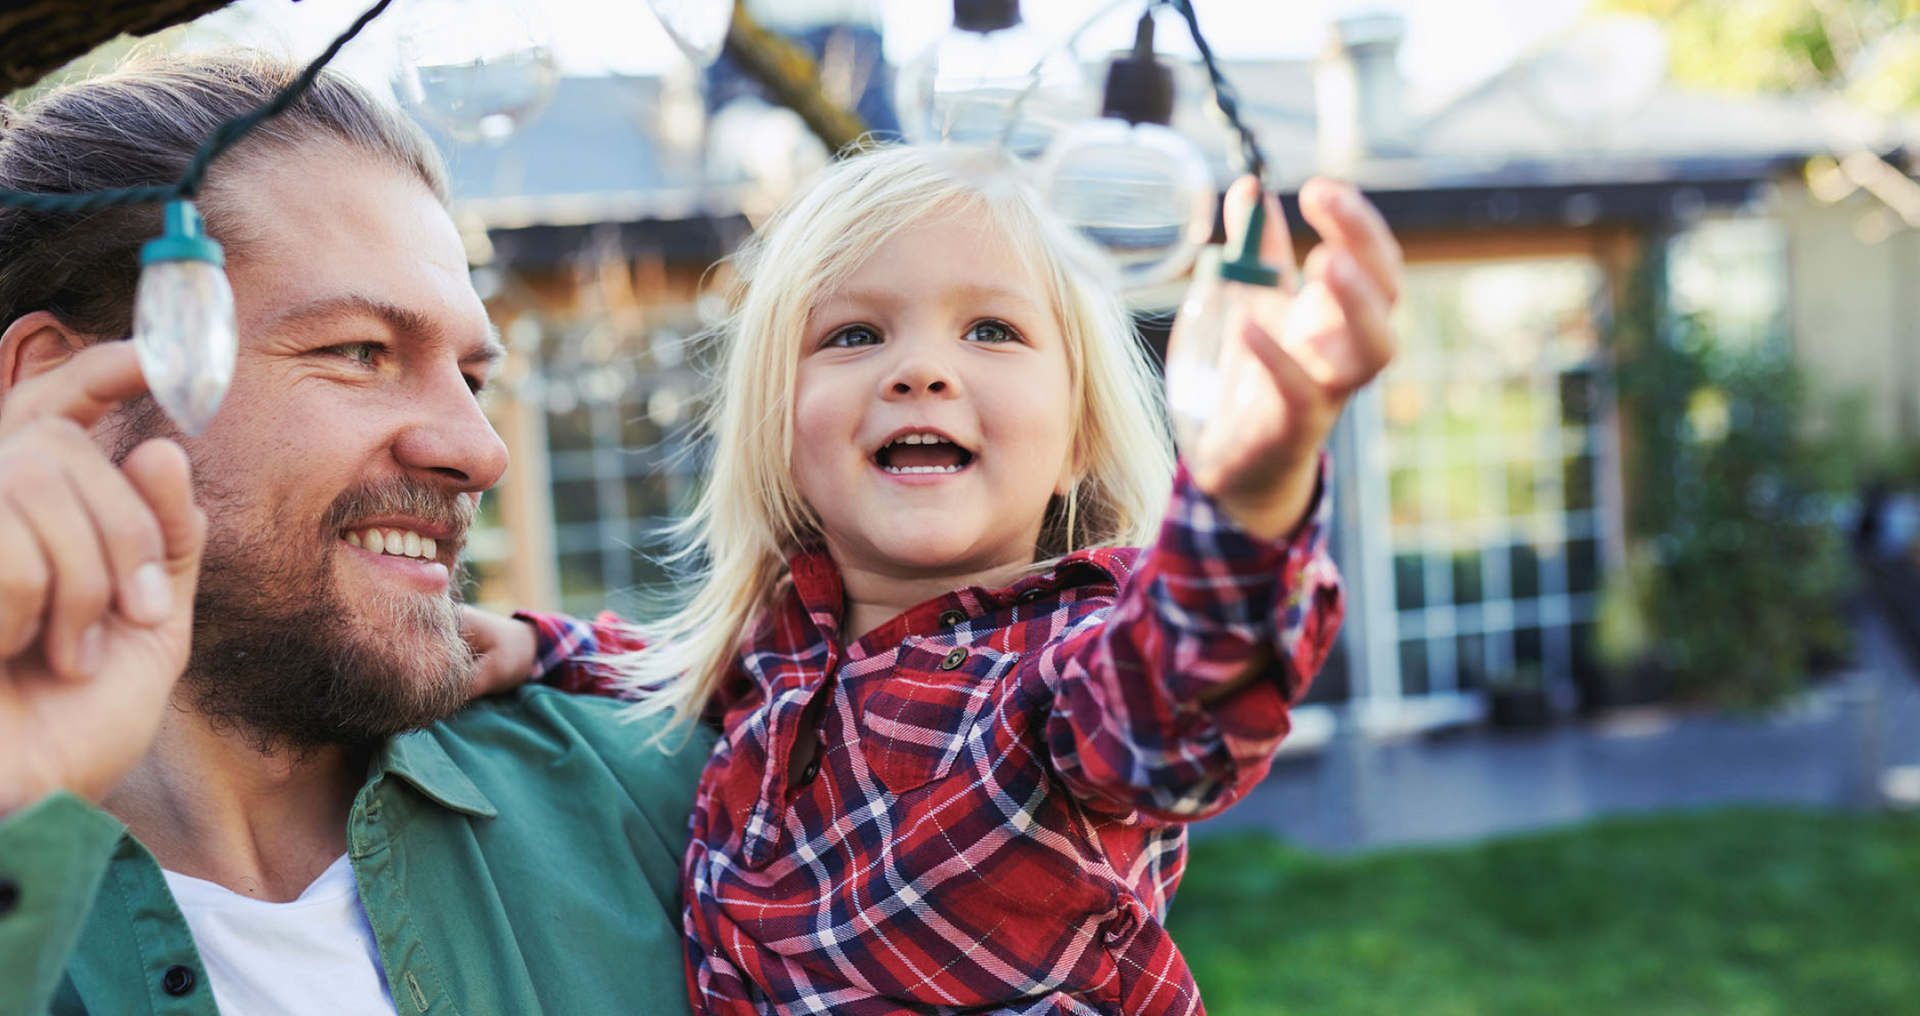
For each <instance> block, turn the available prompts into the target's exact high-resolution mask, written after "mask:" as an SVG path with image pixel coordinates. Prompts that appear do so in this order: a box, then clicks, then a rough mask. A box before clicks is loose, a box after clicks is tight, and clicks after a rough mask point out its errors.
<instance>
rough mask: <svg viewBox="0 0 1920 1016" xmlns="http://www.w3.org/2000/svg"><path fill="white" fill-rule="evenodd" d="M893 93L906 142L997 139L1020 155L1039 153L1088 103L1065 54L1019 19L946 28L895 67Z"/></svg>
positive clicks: (1069, 56)
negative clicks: (992, 26) (997, 25)
mask: <svg viewBox="0 0 1920 1016" xmlns="http://www.w3.org/2000/svg"><path fill="white" fill-rule="evenodd" d="M893 94H894V102H895V106H896V107H897V112H898V113H899V115H900V129H901V130H902V131H903V132H905V133H906V135H907V139H908V140H910V141H914V142H917V143H921V144H935V143H939V142H942V141H947V142H956V143H960V144H985V145H997V144H1003V143H1004V145H1005V147H1006V148H1007V150H1009V151H1011V152H1013V153H1014V154H1015V155H1019V156H1021V157H1023V158H1033V157H1034V156H1036V155H1039V154H1040V152H1041V151H1042V150H1043V149H1045V148H1046V147H1047V144H1048V142H1050V141H1052V140H1053V138H1054V136H1055V135H1057V134H1059V133H1060V132H1061V131H1062V130H1064V129H1066V126H1067V125H1068V124H1070V123H1072V122H1074V121H1075V120H1079V119H1081V118H1082V117H1084V116H1086V114H1087V112H1088V110H1087V106H1088V105H1089V99H1088V95H1087V87H1086V80H1085V78H1084V77H1083V76H1082V75H1081V73H1080V67H1079V65H1078V64H1077V63H1075V62H1074V59H1073V54H1072V53H1070V52H1068V51H1067V50H1066V49H1064V48H1059V47H1055V46H1053V45H1051V44H1050V43H1048V42H1047V40H1045V39H1043V38H1041V37H1040V36H1039V35H1038V34H1037V33H1035V32H1034V31H1033V30H1032V29H1031V28H1028V27H1027V26H1026V25H1025V24H1015V25H1013V26H1012V27H1010V28H1002V29H1000V30H998V31H993V32H969V31H965V30H963V29H959V28H950V29H948V30H947V32H946V34H945V35H942V36H941V37H940V39H939V40H938V41H936V42H935V43H934V44H933V45H932V46H930V47H928V48H927V50H926V51H925V52H923V53H921V54H920V55H919V56H918V57H915V58H914V59H913V60H911V61H909V62H908V63H907V65H906V66H905V67H904V68H902V69H901V71H900V76H899V77H898V78H897V79H896V80H895V83H894V93H893ZM1009 125H1011V129H1009Z"/></svg>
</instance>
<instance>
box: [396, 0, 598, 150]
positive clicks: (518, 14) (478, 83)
mask: <svg viewBox="0 0 1920 1016" xmlns="http://www.w3.org/2000/svg"><path fill="white" fill-rule="evenodd" d="M480 6H484V8H485V9H484V10H477V9H476V7H480ZM405 10H406V23H405V25H404V26H403V27H402V29H401V33H400V57H401V59H400V63H399V66H398V68H397V74H396V81H395V85H396V90H397V91H398V92H399V93H400V95H401V97H402V98H403V99H404V100H405V102H406V103H407V105H408V107H409V108H411V109H413V110H414V111H415V112H416V113H417V114H418V115H419V116H420V118H421V119H423V120H426V121H428V122H429V123H432V124H434V125H436V126H438V127H439V128H440V129H442V130H444V131H446V132H447V133H448V134H449V135H451V136H452V137H453V139H454V140H456V141H460V142H463V143H467V144H471V143H473V142H484V143H486V144H491V145H499V144H505V143H506V141H507V139H508V138H510V137H512V136H513V135H514V134H516V133H518V132H519V130H520V129H521V128H522V127H524V126H526V124H527V123H528V122H529V121H531V120H532V119H533V118H534V117H536V116H538V115H540V112H541V111H542V110H544V109H546V107H547V103H548V102H550V101H552V99H553V93H554V92H555V90H557V89H558V88H559V86H560V71H559V68H558V66H557V65H556V64H555V63H554V56H553V45H552V40H551V38H550V30H549V28H548V26H547V22H546V19H545V18H543V17H541V16H539V15H538V13H537V12H536V11H535V10H534V9H533V8H532V7H531V6H530V5H529V3H528V2H527V0H485V3H484V5H482V4H476V3H474V2H471V0H412V2H411V3H409V4H408V6H407V7H406V9H405Z"/></svg>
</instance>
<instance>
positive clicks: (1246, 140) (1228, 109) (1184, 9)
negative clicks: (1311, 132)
mask: <svg viewBox="0 0 1920 1016" xmlns="http://www.w3.org/2000/svg"><path fill="white" fill-rule="evenodd" d="M1153 2H1154V3H1155V4H1159V5H1164V6H1167V7H1171V8H1173V9H1174V10H1175V11H1177V12H1179V14H1180V16H1181V17H1182V18H1185V19H1186V22H1187V34H1188V35H1191V36H1193V45H1194V46H1195V48H1197V49H1199V50H1200V59H1201V61H1202V62H1203V63H1205V64H1206V65H1207V77H1208V78H1210V79H1212V81H1213V101H1214V103H1215V104H1217V105H1218V106H1219V107H1220V112H1221V113H1222V114H1224V115H1225V116H1226V118H1227V122H1228V123H1230V124H1232V125H1233V129H1234V130H1236V131H1238V132H1239V133H1240V155H1241V158H1243V159H1245V160H1246V163H1247V172H1249V173H1252V174H1253V175H1254V176H1256V177H1259V178H1260V180H1261V186H1262V188H1263V189H1264V187H1265V181H1266V169H1267V160H1266V157H1265V156H1264V155H1262V154H1261V153H1260V142H1259V140H1258V139H1256V138H1255V137H1254V136H1253V128H1251V127H1248V126H1247V124H1246V121H1244V120H1242V119H1240V93H1239V92H1238V91H1235V90H1234V87H1233V82H1231V81H1228V80H1227V76H1226V75H1225V74H1222V73H1221V72H1220V66H1219V64H1218V63H1216V62H1215V61H1214V58H1213V47H1211V46H1208V45H1207V37H1206V36H1204V35H1201V34H1200V21H1199V19H1198V18H1197V17H1195V15H1194V13H1193V3H1192V0H1153Z"/></svg>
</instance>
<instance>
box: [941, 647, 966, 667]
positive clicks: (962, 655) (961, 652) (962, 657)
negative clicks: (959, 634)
mask: <svg viewBox="0 0 1920 1016" xmlns="http://www.w3.org/2000/svg"><path fill="white" fill-rule="evenodd" d="M965 662H967V651H966V650H965V649H955V650H954V651H953V652H950V653H948V654H947V656H946V658H945V659H943V660H941V661H940V669H941V670H953V669H955V668H957V667H959V666H960V665H961V664H962V663H965Z"/></svg>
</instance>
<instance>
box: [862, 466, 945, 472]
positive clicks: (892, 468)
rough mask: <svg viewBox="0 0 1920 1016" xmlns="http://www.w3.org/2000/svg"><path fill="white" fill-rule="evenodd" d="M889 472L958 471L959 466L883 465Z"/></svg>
mask: <svg viewBox="0 0 1920 1016" xmlns="http://www.w3.org/2000/svg"><path fill="white" fill-rule="evenodd" d="M881 468H883V469H885V470H886V471H887V472H889V473H957V472H959V471H960V467H959V466H883V467H881Z"/></svg>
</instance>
